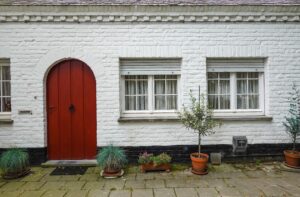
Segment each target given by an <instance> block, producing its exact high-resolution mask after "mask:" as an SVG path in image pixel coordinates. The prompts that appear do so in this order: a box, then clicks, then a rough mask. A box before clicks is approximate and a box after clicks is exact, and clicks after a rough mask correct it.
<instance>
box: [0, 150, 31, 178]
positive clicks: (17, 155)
mask: <svg viewBox="0 0 300 197" xmlns="http://www.w3.org/2000/svg"><path fill="white" fill-rule="evenodd" d="M0 168H1V170H2V172H3V173H4V174H10V173H12V174H15V173H20V172H22V171H24V170H26V169H28V168H29V156H28V153H27V152H26V150H24V149H20V148H11V149H9V150H7V151H5V152H4V153H2V155H1V158H0Z"/></svg>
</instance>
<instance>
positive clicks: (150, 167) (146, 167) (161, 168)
mask: <svg viewBox="0 0 300 197" xmlns="http://www.w3.org/2000/svg"><path fill="white" fill-rule="evenodd" d="M140 169H141V172H148V171H166V172H170V171H171V165H170V164H169V163H166V164H160V165H157V166H156V165H154V164H153V163H146V164H142V165H140Z"/></svg>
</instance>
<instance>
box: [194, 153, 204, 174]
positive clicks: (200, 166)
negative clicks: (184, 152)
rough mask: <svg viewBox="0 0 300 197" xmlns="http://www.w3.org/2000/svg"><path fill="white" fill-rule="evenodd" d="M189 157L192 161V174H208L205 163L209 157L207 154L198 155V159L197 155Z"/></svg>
mask: <svg viewBox="0 0 300 197" xmlns="http://www.w3.org/2000/svg"><path fill="white" fill-rule="evenodd" d="M190 157H191V160H192V172H193V173H194V174H199V175H203V174H207V173H208V172H207V162H208V158H209V156H208V155H207V154H204V153H200V157H199V153H192V154H191V155H190Z"/></svg>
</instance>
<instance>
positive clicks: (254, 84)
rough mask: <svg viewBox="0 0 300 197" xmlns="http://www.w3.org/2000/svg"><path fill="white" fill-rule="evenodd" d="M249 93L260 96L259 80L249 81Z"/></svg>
mask: <svg viewBox="0 0 300 197" xmlns="http://www.w3.org/2000/svg"><path fill="white" fill-rule="evenodd" d="M248 91H249V93H257V94H258V80H249V81H248Z"/></svg>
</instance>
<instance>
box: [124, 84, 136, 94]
mask: <svg viewBox="0 0 300 197" xmlns="http://www.w3.org/2000/svg"><path fill="white" fill-rule="evenodd" d="M125 94H126V95H135V94H136V85H135V81H125Z"/></svg>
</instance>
